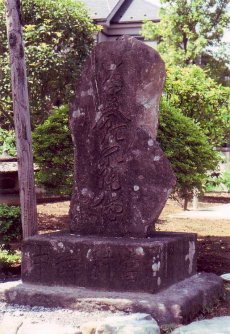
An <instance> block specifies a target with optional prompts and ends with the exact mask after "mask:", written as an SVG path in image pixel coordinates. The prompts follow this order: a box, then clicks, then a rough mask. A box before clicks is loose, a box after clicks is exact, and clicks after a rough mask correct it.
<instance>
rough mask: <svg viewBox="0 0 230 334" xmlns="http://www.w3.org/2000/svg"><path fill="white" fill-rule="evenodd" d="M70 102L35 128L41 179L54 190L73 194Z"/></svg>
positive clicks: (38, 175) (34, 145) (35, 153)
mask: <svg viewBox="0 0 230 334" xmlns="http://www.w3.org/2000/svg"><path fill="white" fill-rule="evenodd" d="M68 112H69V109H68V107H67V106H61V107H59V108H54V109H53V112H52V114H51V115H50V116H49V117H48V119H47V120H46V121H45V122H44V123H42V124H41V125H39V126H38V127H37V128H36V129H35V131H34V132H33V149H34V159H35V162H36V163H37V164H38V166H39V168H40V170H39V171H38V172H37V173H36V180H37V183H38V184H40V185H43V186H44V187H45V188H46V190H48V191H49V192H50V193H55V194H57V193H58V194H62V195H65V194H67V195H68V194H71V191H72V184H73V169H74V167H73V144H72V139H71V135H70V130H69V127H68Z"/></svg>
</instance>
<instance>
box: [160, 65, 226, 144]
mask: <svg viewBox="0 0 230 334" xmlns="http://www.w3.org/2000/svg"><path fill="white" fill-rule="evenodd" d="M164 98H165V99H166V100H167V101H169V103H170V105H171V106H174V107H175V108H179V109H180V110H181V112H182V113H183V114H184V115H185V116H188V117H191V118H192V119H193V120H194V121H195V122H196V123H197V124H199V126H200V127H201V129H202V130H203V132H204V133H205V134H206V135H207V136H208V138H209V140H210V141H211V143H212V144H213V145H220V144H223V142H225V141H228V138H229V137H230V88H229V87H223V86H221V85H219V84H217V83H216V82H215V81H214V80H213V79H211V78H209V77H208V75H207V74H206V73H205V71H204V70H203V69H201V68H200V67H198V66H196V65H190V66H186V67H179V66H171V67H169V68H168V70H167V80H166V86H165V94H164Z"/></svg>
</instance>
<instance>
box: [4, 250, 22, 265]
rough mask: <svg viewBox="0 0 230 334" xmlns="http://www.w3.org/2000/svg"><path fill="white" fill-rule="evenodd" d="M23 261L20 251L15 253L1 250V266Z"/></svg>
mask: <svg viewBox="0 0 230 334" xmlns="http://www.w3.org/2000/svg"><path fill="white" fill-rule="evenodd" d="M20 262H21V256H20V253H19V252H15V253H14V254H12V253H9V252H7V251H6V250H2V251H1V250H0V266H2V267H9V266H12V265H15V264H19V263H20Z"/></svg>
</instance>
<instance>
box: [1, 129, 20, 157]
mask: <svg viewBox="0 0 230 334" xmlns="http://www.w3.org/2000/svg"><path fill="white" fill-rule="evenodd" d="M3 151H7V153H8V154H10V155H12V156H15V155H16V143H15V133H14V131H12V130H9V131H7V130H4V129H1V128H0V154H2V152H3Z"/></svg>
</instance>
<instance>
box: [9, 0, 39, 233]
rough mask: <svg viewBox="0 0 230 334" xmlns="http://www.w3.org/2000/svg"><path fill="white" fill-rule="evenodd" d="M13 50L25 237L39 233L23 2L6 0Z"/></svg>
mask: <svg viewBox="0 0 230 334" xmlns="http://www.w3.org/2000/svg"><path fill="white" fill-rule="evenodd" d="M5 5H6V21H7V35H8V43H9V49H10V63H11V83H12V95H13V107H14V124H15V133H16V144H17V156H18V176H19V184H20V203H21V216H22V230H23V237H24V238H27V237H29V236H31V235H34V234H36V233H37V211H36V196H35V186H34V172H33V156H32V139H31V125H30V114H29V99H28V88H27V77H26V65H25V58H24V44H23V39H22V28H21V16H20V0H5Z"/></svg>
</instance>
